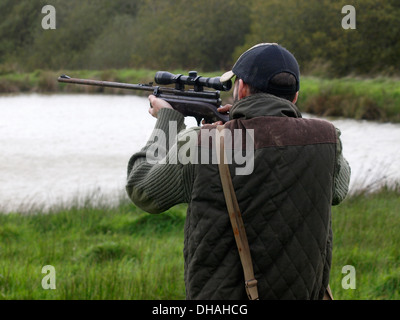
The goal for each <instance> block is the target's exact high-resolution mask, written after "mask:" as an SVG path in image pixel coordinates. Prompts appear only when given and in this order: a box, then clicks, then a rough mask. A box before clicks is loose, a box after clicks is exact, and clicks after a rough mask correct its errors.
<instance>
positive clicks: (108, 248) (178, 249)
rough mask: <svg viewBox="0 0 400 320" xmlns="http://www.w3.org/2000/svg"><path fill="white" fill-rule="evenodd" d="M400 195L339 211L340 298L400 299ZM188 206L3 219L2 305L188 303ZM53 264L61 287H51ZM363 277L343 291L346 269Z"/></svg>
mask: <svg viewBox="0 0 400 320" xmlns="http://www.w3.org/2000/svg"><path fill="white" fill-rule="evenodd" d="M399 195H400V192H399V190H397V191H391V190H387V189H383V190H381V191H380V192H378V193H375V194H369V195H366V194H360V195H353V196H351V197H350V198H348V199H346V200H345V201H344V202H343V203H342V204H341V205H340V206H337V207H334V209H333V230H334V251H333V265H332V271H331V282H330V283H331V288H332V291H333V294H334V297H335V299H338V300H342V299H343V300H348V299H400V252H399V250H398V248H399V246H400V234H399V232H398V231H399V230H400V213H399V208H400V197H399ZM184 219H185V206H183V205H182V206H177V207H174V208H172V209H170V210H169V211H168V212H166V213H163V214H161V215H150V214H147V213H145V212H143V211H141V210H139V209H137V208H135V207H134V205H133V204H131V203H129V202H128V201H126V200H121V203H120V204H119V205H118V206H116V207H96V206H93V205H90V203H89V202H88V204H87V205H85V206H84V207H82V208H77V207H74V206H72V207H70V208H54V209H53V210H50V212H47V213H41V212H32V213H31V214H20V213H11V214H0V246H1V247H0V248H1V250H0V299H6V300H7V299H62V300H68V299H78V300H80V299H82V300H83V299H85V300H99V299H111V300H114V299H135V300H139V299H146V300H152V299H169V300H175V299H184V298H185V289H184V283H183V254H182V249H183V226H184ZM45 265H52V266H53V267H54V268H55V272H56V278H55V279H56V289H55V290H51V289H49V290H45V289H43V288H42V279H43V278H44V277H45V276H46V275H47V274H45V273H42V268H43V266H45ZM346 265H350V266H353V267H354V269H355V271H356V278H355V285H356V288H355V289H347V290H346V289H343V287H342V281H343V279H344V277H345V276H346V274H345V273H342V268H343V266H346Z"/></svg>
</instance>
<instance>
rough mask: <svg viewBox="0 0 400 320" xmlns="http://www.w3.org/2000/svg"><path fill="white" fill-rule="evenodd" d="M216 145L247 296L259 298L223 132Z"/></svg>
mask: <svg viewBox="0 0 400 320" xmlns="http://www.w3.org/2000/svg"><path fill="white" fill-rule="evenodd" d="M217 128H218V130H219V132H220V133H221V130H222V129H223V128H224V126H218V127H217ZM216 147H217V159H218V167H219V174H220V177H221V182H222V188H223V192H224V196H225V202H226V206H227V208H228V212H229V218H230V220H231V224H232V229H233V234H234V235H235V240H236V245H237V248H238V251H239V256H240V261H241V263H242V266H243V273H244V280H245V288H246V292H247V296H248V297H249V299H250V300H258V299H259V298H258V289H257V280H256V279H255V277H254V271H253V263H252V260H251V254H250V247H249V243H248V241H247V236H246V230H245V228H244V224H243V220H242V215H241V213H240V208H239V204H238V202H237V199H236V194H235V189H234V188H233V183H232V177H231V173H230V171H229V166H228V164H227V163H225V160H226V155H225V148H224V137H223V135H222V134H219V135H218V134H217V139H216Z"/></svg>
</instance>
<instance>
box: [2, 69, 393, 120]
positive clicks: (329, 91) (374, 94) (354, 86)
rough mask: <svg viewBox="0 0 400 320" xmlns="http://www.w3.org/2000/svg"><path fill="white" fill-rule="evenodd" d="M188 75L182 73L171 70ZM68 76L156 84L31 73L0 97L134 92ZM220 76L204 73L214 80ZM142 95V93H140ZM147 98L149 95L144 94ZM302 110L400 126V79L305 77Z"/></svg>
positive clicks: (112, 77) (15, 76)
mask: <svg viewBox="0 0 400 320" xmlns="http://www.w3.org/2000/svg"><path fill="white" fill-rule="evenodd" d="M170 71H171V72H173V73H182V74H186V73H187V71H183V70H170ZM62 73H65V74H67V75H69V76H71V77H75V78H86V79H97V80H108V81H117V82H128V83H148V82H151V81H153V79H154V75H155V73H156V70H147V69H139V70H131V69H121V70H103V71H91V70H76V71H73V70H72V71H71V70H62V71H59V72H56V71H43V70H38V71H35V72H32V73H8V74H0V93H21V92H22V93H26V92H39V93H53V92H64V93H65V92H73V93H103V92H104V93H111V94H122V93H128V92H131V91H128V90H123V89H111V88H106V89H104V88H99V87H90V86H80V85H65V84H61V83H58V82H57V78H58V76H60V75H61V74H62ZM221 74H222V71H221V72H210V73H201V75H202V76H206V77H214V76H219V75H221ZM136 93H137V94H140V92H137V91H136ZM142 94H148V93H142ZM231 96H232V93H231V92H223V93H221V97H222V99H223V102H231V101H230V98H231ZM297 105H298V106H299V108H300V110H301V111H303V112H307V113H312V114H315V115H320V116H338V117H346V118H353V119H366V120H376V121H390V122H397V123H398V122H400V86H399V79H397V78H387V77H386V78H385V77H381V78H374V79H362V78H340V79H323V78H316V77H308V76H302V78H301V85H300V96H299V101H298V103H297Z"/></svg>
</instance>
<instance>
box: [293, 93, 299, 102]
mask: <svg viewBox="0 0 400 320" xmlns="http://www.w3.org/2000/svg"><path fill="white" fill-rule="evenodd" d="M298 98H299V92H298V91H297V92H296V95H295V97H294V99H293V101H292V102H293V104H296V102H297V99H298Z"/></svg>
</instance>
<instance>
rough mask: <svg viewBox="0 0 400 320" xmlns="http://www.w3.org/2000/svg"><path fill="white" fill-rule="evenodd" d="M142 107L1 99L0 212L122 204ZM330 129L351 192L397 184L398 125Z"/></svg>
mask: <svg viewBox="0 0 400 320" xmlns="http://www.w3.org/2000/svg"><path fill="white" fill-rule="evenodd" d="M148 105H149V103H148V100H147V99H146V98H145V97H136V96H131V95H129V96H128V95H123V96H122V95H121V96H115V95H77V94H72V95H64V94H57V95H37V94H29V95H16V96H0V146H1V156H0V211H1V212H10V211H16V210H20V211H29V208H33V207H43V208H45V207H49V206H53V205H55V204H61V203H65V204H68V203H71V202H74V201H78V202H82V201H85V200H87V199H88V198H92V199H94V200H96V199H97V200H98V201H102V200H103V201H107V202H113V200H115V201H117V200H119V199H120V198H121V197H126V195H125V191H124V185H125V178H126V167H127V163H128V160H129V158H130V156H131V155H132V154H133V153H134V152H136V151H138V150H139V149H140V148H141V147H142V146H143V145H144V144H145V142H146V140H147V138H148V137H149V135H150V133H151V131H152V128H153V126H154V124H155V121H156V120H155V119H154V118H152V117H151V116H150V115H149V114H148V111H147V110H148ZM332 123H333V124H334V125H335V126H337V127H338V128H339V129H340V130H341V131H342V142H343V149H344V151H343V152H344V155H345V157H346V159H347V160H348V161H349V163H350V165H351V167H352V179H351V185H350V189H351V192H355V191H357V190H359V189H360V188H365V187H368V188H373V187H377V186H379V185H382V184H385V183H388V184H392V183H395V182H396V181H400V161H399V158H400V125H398V124H380V123H375V122H367V121H355V120H332ZM186 124H187V125H188V126H195V125H196V122H195V121H194V119H191V118H187V119H186ZM104 196H105V197H104Z"/></svg>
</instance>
